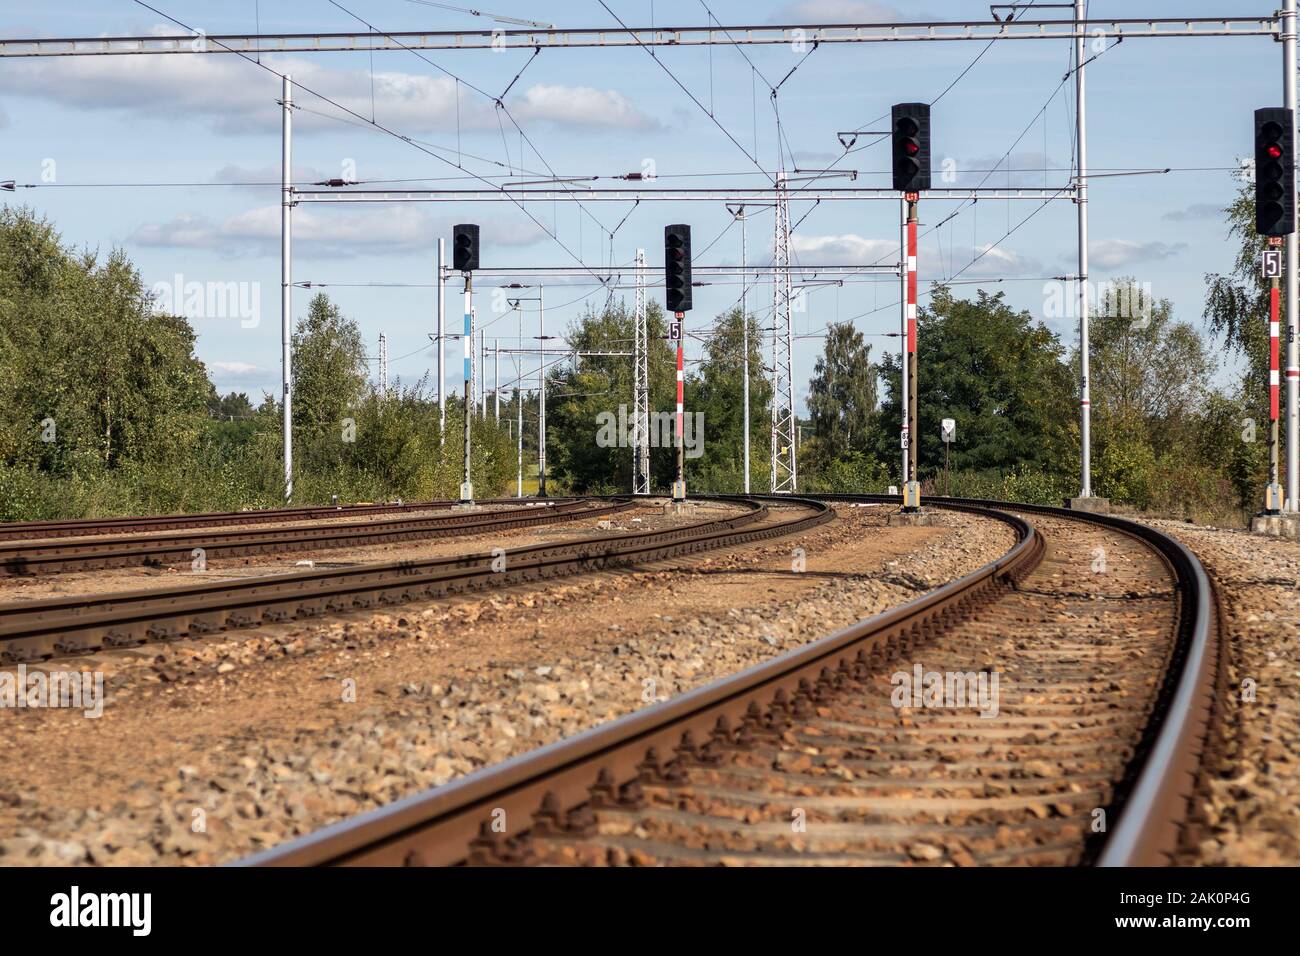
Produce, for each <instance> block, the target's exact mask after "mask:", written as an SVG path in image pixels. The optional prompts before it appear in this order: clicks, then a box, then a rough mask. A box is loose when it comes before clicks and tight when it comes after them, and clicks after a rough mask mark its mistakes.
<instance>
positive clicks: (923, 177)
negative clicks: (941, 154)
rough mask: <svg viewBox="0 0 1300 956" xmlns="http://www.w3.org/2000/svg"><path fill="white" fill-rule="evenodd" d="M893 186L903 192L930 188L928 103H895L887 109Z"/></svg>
mask: <svg viewBox="0 0 1300 956" xmlns="http://www.w3.org/2000/svg"><path fill="white" fill-rule="evenodd" d="M891 114H892V116H893V122H892V124H891V125H890V130H891V132H892V136H893V141H894V188H895V189H897V190H898V191H899V192H903V193H915V192H920V191H921V190H923V189H929V188H930V104H929V103H899V104H897V105H895V106H894V108H893V110H892V111H891Z"/></svg>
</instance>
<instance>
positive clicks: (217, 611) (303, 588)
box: [0, 496, 835, 661]
mask: <svg viewBox="0 0 1300 956" xmlns="http://www.w3.org/2000/svg"><path fill="white" fill-rule="evenodd" d="M714 500H717V501H722V502H727V503H730V504H734V505H738V506H741V507H743V508H744V509H745V510H744V511H743V512H742V513H740V514H738V515H735V516H732V517H727V518H718V519H713V520H707V521H699V522H692V523H689V524H684V525H680V526H677V527H674V528H669V529H666V530H663V531H650V532H642V533H633V534H627V533H622V534H619V533H615V534H605V535H595V536H588V537H584V538H582V539H580V540H576V541H568V542H560V543H555V544H537V545H529V546H524V547H518V548H511V549H498V550H497V551H496V552H487V553H483V552H480V553H475V554H465V555H459V556H456V557H449V558H428V559H417V560H411V561H397V562H384V563H371V564H363V565H358V566H355V567H349V568H330V569H313V570H311V571H303V572H295V573H290V574H276V575H262V576H257V577H248V578H241V579H237V580H233V581H218V582H207V583H203V584H192V585H181V586H175V587H166V588H156V589H155V588H151V589H147V590H137V591H126V592H118V593H112V594H101V595H91V596H78V597H55V598H45V599H41V600H34V601H19V602H10V603H7V604H0V660H8V661H28V660H39V659H48V658H54V657H62V656H66V655H72V654H79V653H85V652H88V651H94V650H98V649H102V648H109V647H125V646H132V645H136V644H140V643H143V642H146V641H152V640H169V639H175V638H180V637H186V636H197V635H202V634H209V633H212V632H216V631H222V630H233V629H239V628H246V627H256V626H258V625H260V624H263V623H275V622H280V621H288V620H294V619H305V618H314V617H318V616H320V615H322V614H326V613H337V612H347V611H355V610H366V609H370V608H375V607H381V606H392V605H398V604H403V603H407V602H410V601H418V600H426V599H430V598H438V597H442V596H444V595H448V594H456V593H459V592H464V591H469V590H475V589H480V588H486V587H492V586H504V585H509V584H514V583H519V582H525V581H537V580H541V579H544V578H550V577H557V576H561V575H568V574H576V573H581V572H587V571H599V570H604V569H606V568H614V567H623V566H627V565H633V564H644V563H647V562H652V561H658V560H662V559H664V558H671V557H678V556H682V555H688V554H693V553H696V552H699V551H705V550H709V549H712V548H719V547H727V546H731V545H737V544H744V543H748V542H752V541H758V540H763V539H766V538H771V537H776V536H779V535H785V534H791V533H794V532H798V531H801V530H805V529H807V528H810V527H813V526H815V525H818V524H821V523H822V522H825V521H830V520H832V519H833V518H834V516H835V513H834V510H833V509H832V508H831V507H830V506H829V505H826V504H823V503H820V502H811V501H806V502H805V501H796V502H794V504H795V506H796V508H797V510H798V512H799V513H798V514H796V515H795V516H793V517H781V516H780V515H779V514H778V513H775V512H774V511H773V510H772V509H771V508H769V506H768V505H766V504H763V503H761V502H757V501H753V500H750V499H745V498H732V497H726V496H720V497H718V498H716V499H714ZM633 504H634V502H633V501H632V500H630V499H626V498H613V499H611V500H610V501H609V502H608V503H607V504H605V505H602V506H600V507H599V508H590V507H589V508H587V510H585V511H582V512H579V514H582V515H591V514H596V513H598V511H599V512H600V513H603V511H604V510H621V509H625V508H629V507H632V506H633ZM783 504H786V505H789V504H790V502H783ZM566 516H568V517H572V514H569V515H566Z"/></svg>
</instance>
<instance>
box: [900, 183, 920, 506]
mask: <svg viewBox="0 0 1300 956" xmlns="http://www.w3.org/2000/svg"><path fill="white" fill-rule="evenodd" d="M903 198H904V199H905V200H906V203H907V261H906V264H905V267H906V269H907V294H906V300H905V304H904V313H903V314H904V320H905V324H906V328H905V329H904V334H905V336H906V343H907V344H906V355H905V356H904V361H905V365H904V368H905V375H904V385H903V388H904V390H905V392H906V395H907V400H906V403H905V409H906V412H905V418H904V423H903V429H904V434H905V436H906V439H907V454H906V458H905V462H904V463H905V466H906V468H905V473H904V476H903V510H904V511H914V510H916V509H919V508H920V507H921V483H920V482H919V481H917V478H916V475H917V468H916V458H917V443H918V441H919V435H918V434H917V387H916V372H917V369H916V284H917V278H916V228H917V221H916V207H917V201H918V199H919V196H918V194H917V193H906V194H904V197H903Z"/></svg>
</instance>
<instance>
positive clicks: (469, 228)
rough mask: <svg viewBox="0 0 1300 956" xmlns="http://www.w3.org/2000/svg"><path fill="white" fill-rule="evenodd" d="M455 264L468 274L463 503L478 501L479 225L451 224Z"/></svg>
mask: <svg viewBox="0 0 1300 956" xmlns="http://www.w3.org/2000/svg"><path fill="white" fill-rule="evenodd" d="M451 262H452V267H453V268H454V269H456V270H457V271H458V272H460V273H461V274H462V275H464V276H465V331H464V334H463V335H462V336H461V342H462V343H463V344H464V346H465V475H464V480H463V481H461V484H460V503H461V504H463V505H472V504H473V503H474V483H473V482H472V481H471V480H470V473H469V463H470V458H471V456H472V454H473V448H472V446H471V438H470V423H471V422H472V420H473V417H474V395H473V393H472V391H471V388H472V381H473V370H472V366H473V362H474V357H473V356H474V270H475V269H477V268H478V226H476V225H474V224H473V223H461V224H460V225H457V226H452V227H451Z"/></svg>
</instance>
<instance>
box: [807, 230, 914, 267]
mask: <svg viewBox="0 0 1300 956" xmlns="http://www.w3.org/2000/svg"><path fill="white" fill-rule="evenodd" d="M790 248H791V250H792V251H793V252H794V253H795V254H796V255H797V256H798V257H799V259H800V260H801V261H803V262H806V263H807V264H808V265H814V266H848V265H852V266H861V265H867V264H869V263H874V262H877V261H880V262H891V261H897V259H898V243H897V242H896V241H894V242H891V241H890V240H888V239H867V238H865V237H863V236H858V235H855V234H853V233H846V234H845V235H842V236H805V235H800V234H798V233H795V234H794V235H792V236H791V237H790Z"/></svg>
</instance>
